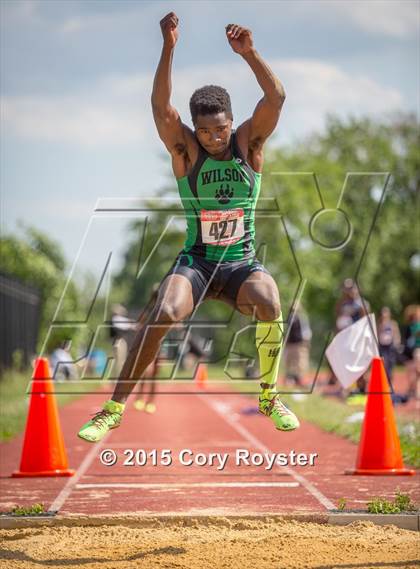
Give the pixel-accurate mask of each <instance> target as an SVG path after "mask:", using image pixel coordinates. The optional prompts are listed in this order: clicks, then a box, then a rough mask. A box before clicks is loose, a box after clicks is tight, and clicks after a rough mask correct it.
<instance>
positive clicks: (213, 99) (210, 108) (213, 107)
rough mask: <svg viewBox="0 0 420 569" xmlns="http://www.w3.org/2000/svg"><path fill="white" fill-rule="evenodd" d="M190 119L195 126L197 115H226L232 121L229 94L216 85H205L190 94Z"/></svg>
mask: <svg viewBox="0 0 420 569" xmlns="http://www.w3.org/2000/svg"><path fill="white" fill-rule="evenodd" d="M190 111H191V118H192V121H193V123H194V124H195V122H196V120H197V116H198V115H216V114H218V113H223V112H224V113H226V114H227V115H228V117H229V118H230V119H233V115H232V106H231V103H230V97H229V93H228V92H227V91H226V89H223V87H218V86H217V85H205V86H204V87H200V89H197V90H196V91H194V93H193V94H192V97H191V99H190Z"/></svg>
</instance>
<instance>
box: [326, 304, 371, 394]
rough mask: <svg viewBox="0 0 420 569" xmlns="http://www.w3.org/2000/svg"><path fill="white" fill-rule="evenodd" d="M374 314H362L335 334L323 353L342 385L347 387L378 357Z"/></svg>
mask: <svg viewBox="0 0 420 569" xmlns="http://www.w3.org/2000/svg"><path fill="white" fill-rule="evenodd" d="M377 337H378V335H377V332H376V322H375V315H374V314H369V315H368V316H364V317H363V318H361V319H360V320H358V321H357V322H355V323H354V324H352V325H351V326H349V327H348V328H345V329H344V330H342V331H341V332H339V333H338V334H337V336H335V338H334V339H333V341H332V342H331V344H330V345H329V346H328V348H327V350H326V352H325V354H326V356H327V358H328V361H329V362H330V365H331V368H332V370H333V372H334V373H335V375H336V376H337V378H338V380H339V382H340V383H341V385H342V386H343V387H349V386H350V385H351V384H352V383H354V382H355V381H356V380H357V379H359V377H360V376H361V375H363V374H364V373H365V371H366V370H367V368H368V367H369V366H370V363H371V361H372V358H377V357H379V351H378V344H377Z"/></svg>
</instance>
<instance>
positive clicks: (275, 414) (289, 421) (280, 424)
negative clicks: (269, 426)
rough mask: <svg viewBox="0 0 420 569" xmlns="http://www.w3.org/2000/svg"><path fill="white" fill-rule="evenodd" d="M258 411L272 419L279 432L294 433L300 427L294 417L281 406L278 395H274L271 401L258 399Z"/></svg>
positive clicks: (288, 410)
mask: <svg viewBox="0 0 420 569" xmlns="http://www.w3.org/2000/svg"><path fill="white" fill-rule="evenodd" d="M258 409H259V411H260V413H262V414H263V415H266V416H267V417H270V419H272V421H273V423H274V425H275V427H276V429H278V430H279V431H294V430H295V429H297V428H298V427H299V426H300V423H299V420H298V418H297V417H296V415H295V414H294V413H292V412H291V411H290V409H288V408H287V407H286V406H285V405H283V403H282V402H281V401H280V398H279V395H274V397H272V399H261V398H260V400H259V406H258Z"/></svg>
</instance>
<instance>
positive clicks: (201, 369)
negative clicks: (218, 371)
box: [195, 364, 208, 389]
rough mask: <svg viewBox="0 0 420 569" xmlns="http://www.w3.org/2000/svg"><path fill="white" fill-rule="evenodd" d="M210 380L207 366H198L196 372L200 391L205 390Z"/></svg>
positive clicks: (196, 381)
mask: <svg viewBox="0 0 420 569" xmlns="http://www.w3.org/2000/svg"><path fill="white" fill-rule="evenodd" d="M207 379H208V371H207V366H206V364H198V366H197V371H196V372H195V383H196V385H197V387H198V389H205V388H206V383H207Z"/></svg>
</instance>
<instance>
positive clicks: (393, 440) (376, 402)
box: [346, 358, 415, 475]
mask: <svg viewBox="0 0 420 569" xmlns="http://www.w3.org/2000/svg"><path fill="white" fill-rule="evenodd" d="M346 474H374V475H384V474H386V475H389V474H400V475H401V474H415V470H409V469H407V468H404V464H403V461H402V456H401V448H400V439H399V437H398V431H397V426H396V423H395V417H394V409H393V407H392V399H391V393H390V391H389V384H388V378H387V376H386V372H385V368H384V363H383V361H382V358H373V360H372V368H371V373H370V380H369V388H368V398H367V403H366V408H365V418H364V421H363V426H362V433H361V436H360V443H359V451H358V454H357V461H356V469H355V470H348V471H346Z"/></svg>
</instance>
